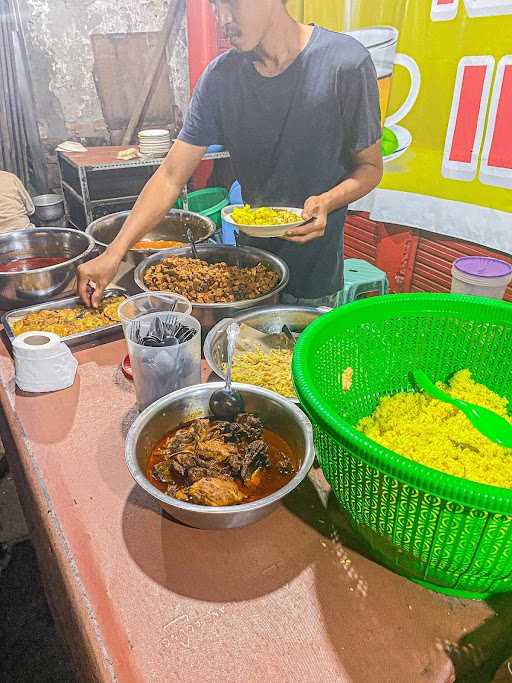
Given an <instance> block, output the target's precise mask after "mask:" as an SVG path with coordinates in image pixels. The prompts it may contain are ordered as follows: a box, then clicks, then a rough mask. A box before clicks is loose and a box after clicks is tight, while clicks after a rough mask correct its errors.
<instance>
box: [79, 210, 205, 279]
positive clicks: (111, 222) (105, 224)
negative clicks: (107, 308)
mask: <svg viewBox="0 0 512 683" xmlns="http://www.w3.org/2000/svg"><path fill="white" fill-rule="evenodd" d="M129 215H130V211H120V212H119V213H112V214H110V215H109V216H103V218H98V219H97V220H95V221H94V222H93V223H91V224H90V225H89V227H88V228H87V230H86V233H87V234H88V235H91V237H93V238H94V240H95V242H96V244H97V245H98V247H99V248H100V249H101V250H102V251H104V250H105V249H106V248H107V246H108V245H109V244H110V243H111V242H112V241H113V240H114V239H115V238H116V237H117V235H118V233H119V231H120V230H121V228H122V227H123V225H124V223H125V221H126V219H127V218H128V216H129ZM188 228H190V229H191V230H192V236H193V237H194V241H195V242H199V243H201V242H206V240H208V239H210V237H211V236H212V235H213V234H214V232H215V231H216V230H217V226H216V225H215V223H214V222H213V221H212V220H211V219H210V218H207V217H206V216H201V214H199V213H193V212H191V211H181V210H179V209H173V210H172V211H170V212H169V215H168V216H166V217H165V218H164V219H163V220H162V221H160V223H159V224H158V225H157V226H156V227H155V228H153V230H151V231H150V232H148V233H147V234H146V235H145V236H144V239H148V240H173V241H176V242H187V243H188V239H187V235H186V232H187V229H188ZM161 252H162V250H161V249H130V251H129V252H128V253H127V254H126V256H125V258H124V260H125V261H126V262H127V263H130V264H131V265H132V266H136V265H138V264H139V263H141V262H142V261H144V259H146V258H148V256H151V255H152V254H160V253H161Z"/></svg>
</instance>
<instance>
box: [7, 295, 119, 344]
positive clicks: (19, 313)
mask: <svg viewBox="0 0 512 683" xmlns="http://www.w3.org/2000/svg"><path fill="white" fill-rule="evenodd" d="M116 296H123V297H125V298H127V294H126V291H125V290H124V289H119V288H113V289H108V290H107V291H106V292H105V294H104V297H103V298H104V299H112V298H113V297H116ZM81 303H82V300H81V299H80V297H78V296H73V297H70V298H68V299H61V300H60V301H49V302H48V303H46V304H38V305H37V306H28V307H27V308H19V309H17V310H15V311H10V312H9V313H5V314H4V315H3V316H2V319H1V320H2V325H3V327H4V330H5V334H6V335H7V339H8V340H9V343H10V344H11V345H12V341H13V339H14V337H15V335H14V332H13V329H12V325H13V324H14V323H15V322H17V321H18V320H20V319H21V318H24V317H25V316H26V315H28V314H29V313H35V312H36V311H54V310H59V309H61V308H74V307H75V306H78V305H80V304H81ZM122 329H123V328H122V325H121V323H120V322H119V323H112V325H104V326H103V327H97V328H95V329H94V330H87V331H86V332H77V333H76V334H70V335H69V336H68V337H62V341H64V342H66V344H67V345H68V346H82V345H85V344H90V343H93V344H100V343H103V342H104V341H106V340H107V339H109V338H112V337H113V336H115V335H116V334H120V333H122Z"/></svg>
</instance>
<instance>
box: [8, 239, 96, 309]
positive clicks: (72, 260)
mask: <svg viewBox="0 0 512 683" xmlns="http://www.w3.org/2000/svg"><path fill="white" fill-rule="evenodd" d="M94 248H95V244H94V240H93V239H92V237H90V236H89V235H86V234H85V233H84V232H80V231H79V230H73V229H71V228H28V229H26V230H14V231H12V232H8V233H4V234H2V235H0V310H4V311H10V310H14V309H17V308H25V307H27V306H33V305H37V304H42V303H47V302H49V301H52V300H55V299H62V298H64V297H66V296H69V295H70V294H73V293H74V289H75V286H76V269H77V267H78V266H79V265H80V263H83V262H84V261H86V260H88V259H90V258H92V256H93V252H94Z"/></svg>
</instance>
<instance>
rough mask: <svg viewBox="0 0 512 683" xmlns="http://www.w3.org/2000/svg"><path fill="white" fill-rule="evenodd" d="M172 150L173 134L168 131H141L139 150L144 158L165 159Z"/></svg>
mask: <svg viewBox="0 0 512 683" xmlns="http://www.w3.org/2000/svg"><path fill="white" fill-rule="evenodd" d="M170 148H171V134H170V132H169V131H168V130H141V131H140V133H139V150H140V153H141V154H143V155H144V156H151V157H163V156H165V155H166V154H167V152H168V151H169V150H170Z"/></svg>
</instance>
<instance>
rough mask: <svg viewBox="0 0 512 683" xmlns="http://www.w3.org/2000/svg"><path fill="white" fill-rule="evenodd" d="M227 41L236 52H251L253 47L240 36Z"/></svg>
mask: <svg viewBox="0 0 512 683" xmlns="http://www.w3.org/2000/svg"><path fill="white" fill-rule="evenodd" d="M229 42H230V43H231V47H232V48H233V49H234V50H236V52H240V53H244V52H252V51H253V49H254V48H252V47H250V46H249V45H248V44H247V43H245V42H244V41H243V40H242V39H241V38H231V39H230V41H229Z"/></svg>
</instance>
